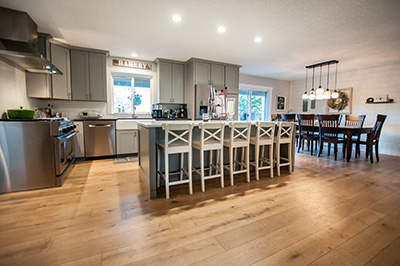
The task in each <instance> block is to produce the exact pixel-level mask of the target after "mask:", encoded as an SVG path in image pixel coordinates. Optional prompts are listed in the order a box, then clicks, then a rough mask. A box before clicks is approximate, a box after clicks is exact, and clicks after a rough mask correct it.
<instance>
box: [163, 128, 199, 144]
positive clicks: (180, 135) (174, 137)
mask: <svg viewBox="0 0 400 266" xmlns="http://www.w3.org/2000/svg"><path fill="white" fill-rule="evenodd" d="M162 129H163V130H164V131H165V137H164V145H165V149H168V146H171V145H173V146H176V145H182V146H183V145H184V146H189V147H191V146H192V129H193V125H192V124H191V123H190V124H189V123H179V124H171V123H168V124H166V123H165V124H162Z"/></svg>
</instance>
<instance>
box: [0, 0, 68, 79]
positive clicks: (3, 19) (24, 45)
mask: <svg viewBox="0 0 400 266" xmlns="http://www.w3.org/2000/svg"><path fill="white" fill-rule="evenodd" d="M37 42H38V33H37V25H36V23H35V22H34V21H33V20H32V18H31V17H30V16H29V15H28V14H27V13H26V12H21V11H17V10H12V9H8V8H4V7H0V59H2V60H3V61H5V62H7V63H9V64H11V65H13V66H15V67H17V68H19V69H21V70H26V71H28V72H33V73H45V74H61V75H62V73H61V71H60V70H59V69H58V68H57V67H56V66H54V65H53V64H52V63H50V61H49V60H47V59H46V58H45V57H44V56H43V55H41V54H40V53H39V51H38V44H37Z"/></svg>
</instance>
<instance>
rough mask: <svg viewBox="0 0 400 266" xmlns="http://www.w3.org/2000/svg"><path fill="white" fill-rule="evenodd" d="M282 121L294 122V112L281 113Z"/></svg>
mask: <svg viewBox="0 0 400 266" xmlns="http://www.w3.org/2000/svg"><path fill="white" fill-rule="evenodd" d="M281 117H282V121H284V122H295V121H296V114H281Z"/></svg>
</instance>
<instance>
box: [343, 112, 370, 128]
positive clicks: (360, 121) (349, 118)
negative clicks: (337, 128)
mask: <svg viewBox="0 0 400 266" xmlns="http://www.w3.org/2000/svg"><path fill="white" fill-rule="evenodd" d="M365 117H366V115H345V117H344V125H345V126H347V127H363V125H364V121H365Z"/></svg>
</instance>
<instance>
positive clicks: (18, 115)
mask: <svg viewBox="0 0 400 266" xmlns="http://www.w3.org/2000/svg"><path fill="white" fill-rule="evenodd" d="M7 115H8V118H9V119H33V117H34V116H35V110H32V109H8V110H7Z"/></svg>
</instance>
